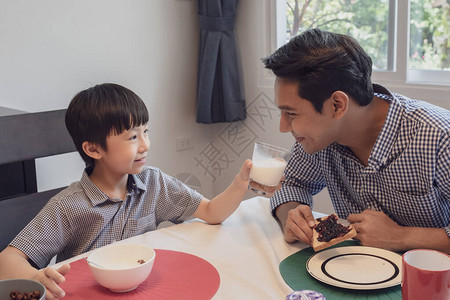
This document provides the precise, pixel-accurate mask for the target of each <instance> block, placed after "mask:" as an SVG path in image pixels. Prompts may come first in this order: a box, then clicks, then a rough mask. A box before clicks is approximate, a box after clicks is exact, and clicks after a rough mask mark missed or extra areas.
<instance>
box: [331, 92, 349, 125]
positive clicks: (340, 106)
mask: <svg viewBox="0 0 450 300" xmlns="http://www.w3.org/2000/svg"><path fill="white" fill-rule="evenodd" d="M331 101H332V104H333V115H334V117H335V118H336V119H340V118H342V117H343V116H344V115H345V114H346V113H347V111H348V105H349V102H350V98H349V97H348V95H347V94H346V93H344V92H342V91H335V92H334V93H333V94H331Z"/></svg>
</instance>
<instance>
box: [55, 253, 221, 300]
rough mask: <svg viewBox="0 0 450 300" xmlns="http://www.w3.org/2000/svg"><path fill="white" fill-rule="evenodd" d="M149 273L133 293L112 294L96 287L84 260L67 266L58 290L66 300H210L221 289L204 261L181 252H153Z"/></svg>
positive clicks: (213, 269)
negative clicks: (112, 299) (153, 258)
mask: <svg viewBox="0 0 450 300" xmlns="http://www.w3.org/2000/svg"><path fill="white" fill-rule="evenodd" d="M155 251H156V258H155V263H154V265H153V269H152V272H151V273H150V276H149V277H148V278H147V280H146V281H144V282H143V283H141V284H140V285H139V286H138V287H137V288H136V289H135V290H133V291H130V292H126V293H114V292H111V291H110V290H108V289H107V288H104V287H102V286H101V285H99V284H98V283H97V282H96V281H95V279H94V277H93V276H92V273H91V270H90V269H89V265H88V264H87V262H86V261H85V260H84V259H80V260H77V261H75V262H73V263H71V264H70V267H71V269H70V272H69V274H67V275H66V276H65V277H66V282H64V283H63V284H61V285H60V286H61V287H62V288H63V289H64V291H65V292H66V296H65V297H64V299H65V300H74V299H83V300H84V299H107V298H108V299H109V298H114V299H119V298H120V299H127V300H134V299H195V300H200V299H211V298H212V297H213V296H214V294H215V293H216V292H217V290H218V288H219V285H220V276H219V273H218V272H217V270H216V268H214V266H213V265H211V264H210V263H209V262H207V261H206V260H204V259H202V258H200V257H198V256H195V255H192V254H188V253H184V252H178V251H172V250H161V249H155Z"/></svg>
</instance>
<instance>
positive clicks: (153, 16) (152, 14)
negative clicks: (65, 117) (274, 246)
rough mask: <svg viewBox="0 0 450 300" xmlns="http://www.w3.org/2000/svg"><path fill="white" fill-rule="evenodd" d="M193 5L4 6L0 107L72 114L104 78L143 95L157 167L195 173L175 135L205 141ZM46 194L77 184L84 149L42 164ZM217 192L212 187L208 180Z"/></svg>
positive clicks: (51, 1)
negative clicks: (198, 110)
mask: <svg viewBox="0 0 450 300" xmlns="http://www.w3.org/2000/svg"><path fill="white" fill-rule="evenodd" d="M196 5H197V2H196V1H193V0H165V1H160V0H133V1H119V0H96V1H87V0H77V1H69V0H47V1H24V0H17V1H9V0H0V45H1V46H0V66H1V67H0V106H6V107H10V108H15V109H19V110H24V111H29V112H36V111H44V110H54V109H61V108H66V107H67V105H68V103H69V102H70V100H71V98H72V97H73V96H74V94H75V93H76V92H78V91H80V90H82V89H85V88H88V87H90V86H92V85H95V84H98V83H103V82H114V83H118V84H121V85H124V86H126V87H128V88H130V89H132V90H133V91H135V92H136V93H137V94H138V95H139V96H140V97H141V98H142V99H143V100H144V101H145V102H146V104H147V106H148V108H149V111H150V126H149V127H150V139H151V143H152V145H151V149H150V154H149V164H151V165H154V166H157V167H160V168H161V169H163V170H164V171H166V172H167V173H169V174H171V175H173V176H175V175H177V174H179V173H183V172H190V173H194V175H195V176H197V177H198V178H199V180H200V181H203V178H204V177H202V174H203V173H202V172H201V171H200V170H196V169H194V168H193V167H192V166H193V162H192V161H193V159H192V154H191V157H188V156H187V155H189V153H188V152H189V151H187V152H186V151H185V152H179V153H177V152H176V149H175V138H176V137H184V136H190V137H191V138H192V140H193V142H194V143H196V144H197V143H198V144H201V145H203V144H205V143H206V142H207V141H208V140H209V139H210V136H211V127H208V126H204V125H200V124H197V123H195V101H196V100H195V99H196V98H195V97H196V72H197V71H196V70H197V51H198V33H197V30H198V25H197V19H196V13H197V8H196ZM37 168H38V174H37V176H38V186H39V190H45V189H47V188H52V187H57V186H63V185H67V184H68V183H70V182H72V181H75V180H78V179H79V178H80V175H81V170H82V169H83V163H82V161H81V159H79V157H78V154H77V153H72V154H69V155H63V156H61V157H56V158H55V157H52V158H47V159H40V160H38V161H37ZM201 185H202V189H203V192H205V194H210V193H211V189H212V185H211V184H203V183H202V184H201Z"/></svg>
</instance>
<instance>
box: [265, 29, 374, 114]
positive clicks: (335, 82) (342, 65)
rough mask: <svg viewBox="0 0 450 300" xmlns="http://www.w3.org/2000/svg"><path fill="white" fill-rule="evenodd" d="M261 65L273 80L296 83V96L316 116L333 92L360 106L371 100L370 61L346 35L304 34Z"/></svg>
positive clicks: (324, 32) (319, 32)
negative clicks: (288, 80)
mask: <svg viewBox="0 0 450 300" xmlns="http://www.w3.org/2000/svg"><path fill="white" fill-rule="evenodd" d="M263 63H264V65H265V67H266V68H267V69H270V70H272V72H273V73H274V74H275V75H276V76H277V77H281V78H286V79H291V80H293V81H295V82H298V84H299V87H298V95H299V96H300V97H301V98H304V99H306V100H308V101H310V102H311V103H312V104H313V105H314V108H315V109H316V110H317V111H318V112H321V111H322V107H323V103H324V101H325V100H326V99H328V98H329V97H330V96H331V94H332V93H333V92H335V91H342V92H345V93H346V94H348V95H349V96H350V97H352V98H353V99H354V100H355V101H356V102H357V103H359V105H361V106H365V105H367V104H369V103H370V102H371V101H372V99H373V87H372V82H371V79H370V77H371V75H372V59H371V58H370V56H369V55H368V54H367V53H366V52H365V51H364V50H363V48H362V47H361V46H360V45H359V44H358V43H357V42H356V41H355V40H354V39H353V38H352V37H350V36H347V35H342V34H338V33H332V32H328V31H322V30H320V29H316V28H315V29H311V30H307V31H304V32H302V33H301V34H299V35H297V36H295V37H294V38H292V39H291V40H290V41H289V42H288V43H286V44H285V45H284V46H282V47H280V48H279V49H278V50H276V51H275V52H274V53H272V54H271V55H270V56H268V57H266V58H264V59H263Z"/></svg>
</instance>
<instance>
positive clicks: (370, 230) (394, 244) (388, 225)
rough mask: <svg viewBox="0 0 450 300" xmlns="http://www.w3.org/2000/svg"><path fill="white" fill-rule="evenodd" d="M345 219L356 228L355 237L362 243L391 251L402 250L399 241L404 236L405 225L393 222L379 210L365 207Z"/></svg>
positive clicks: (402, 247)
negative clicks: (360, 211) (358, 212)
mask: <svg viewBox="0 0 450 300" xmlns="http://www.w3.org/2000/svg"><path fill="white" fill-rule="evenodd" d="M347 220H348V221H349V222H350V224H352V226H353V227H354V228H355V230H356V233H357V235H356V237H355V238H356V239H358V240H359V241H360V242H361V244H362V245H364V246H370V247H378V248H383V249H388V250H392V251H402V250H404V246H402V245H401V244H400V243H399V242H400V241H401V240H402V238H404V233H403V232H404V230H405V227H402V226H400V225H398V224H397V223H395V222H394V221H393V220H392V219H391V218H389V217H388V216H387V215H386V214H384V213H383V212H381V211H376V210H369V209H366V210H364V211H363V212H362V213H360V214H351V215H349V216H348V218H347Z"/></svg>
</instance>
